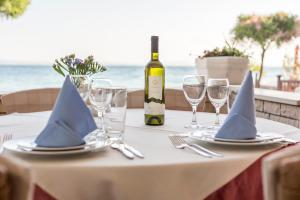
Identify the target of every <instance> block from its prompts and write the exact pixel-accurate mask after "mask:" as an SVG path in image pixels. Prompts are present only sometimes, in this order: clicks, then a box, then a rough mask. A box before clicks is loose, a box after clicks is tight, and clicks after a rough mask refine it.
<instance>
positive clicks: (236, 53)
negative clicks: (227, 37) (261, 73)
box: [195, 42, 249, 85]
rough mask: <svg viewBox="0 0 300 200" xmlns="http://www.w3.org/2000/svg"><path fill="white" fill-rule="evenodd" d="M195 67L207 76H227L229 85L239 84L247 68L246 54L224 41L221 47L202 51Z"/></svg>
mask: <svg viewBox="0 0 300 200" xmlns="http://www.w3.org/2000/svg"><path fill="white" fill-rule="evenodd" d="M195 62H196V68H197V71H198V73H199V74H203V75H206V76H207V77H208V78H228V80H229V83H230V84H231V85H240V84H241V82H242V80H243V78H244V75H245V73H246V72H247V70H248V63H249V60H248V56H247V55H246V54H245V53H244V52H242V51H240V50H238V49H237V48H235V47H232V46H231V45H229V44H228V43H227V42H226V46H224V47H223V48H222V49H220V48H215V49H213V50H212V51H207V50H206V51H204V53H203V55H202V56H199V57H198V58H196V61H195Z"/></svg>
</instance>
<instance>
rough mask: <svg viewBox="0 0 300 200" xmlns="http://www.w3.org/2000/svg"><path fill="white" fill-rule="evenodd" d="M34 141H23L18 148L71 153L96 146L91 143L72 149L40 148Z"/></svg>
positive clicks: (31, 139)
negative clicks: (89, 146) (71, 151)
mask: <svg viewBox="0 0 300 200" xmlns="http://www.w3.org/2000/svg"><path fill="white" fill-rule="evenodd" d="M33 140H34V139H33V138H30V139H24V140H21V141H19V143H18V147H20V148H22V149H27V150H32V151H70V150H76V149H83V148H85V147H86V146H88V145H94V144H95V143H94V142H89V143H86V144H83V145H78V146H71V147H39V146H37V144H36V143H35V142H34V141H33Z"/></svg>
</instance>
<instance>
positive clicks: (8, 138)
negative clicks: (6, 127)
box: [1, 133, 12, 144]
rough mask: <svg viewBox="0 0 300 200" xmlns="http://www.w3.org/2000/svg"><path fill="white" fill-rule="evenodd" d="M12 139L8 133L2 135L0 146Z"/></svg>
mask: <svg viewBox="0 0 300 200" xmlns="http://www.w3.org/2000/svg"><path fill="white" fill-rule="evenodd" d="M11 139H12V134H11V133H8V134H4V136H3V137H2V141H1V144H3V143H4V142H6V141H8V140H11Z"/></svg>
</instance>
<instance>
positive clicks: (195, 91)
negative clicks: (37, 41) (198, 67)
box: [182, 75, 206, 129]
mask: <svg viewBox="0 0 300 200" xmlns="http://www.w3.org/2000/svg"><path fill="white" fill-rule="evenodd" d="M182 88H183V92H184V96H185V98H186V99H187V101H188V102H189V103H190V104H191V106H192V110H193V117H192V122H191V124H189V125H186V126H185V128H192V129H197V128H201V127H202V126H200V125H199V124H198V122H197V118H196V112H197V107H198V105H199V103H200V102H201V101H202V100H203V98H204V96H205V93H206V77H205V76H203V75H187V76H185V77H184V78H183V84H182Z"/></svg>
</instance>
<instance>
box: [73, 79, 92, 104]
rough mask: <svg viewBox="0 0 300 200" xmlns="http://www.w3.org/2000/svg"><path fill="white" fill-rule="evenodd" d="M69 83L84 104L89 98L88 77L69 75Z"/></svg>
mask: <svg viewBox="0 0 300 200" xmlns="http://www.w3.org/2000/svg"><path fill="white" fill-rule="evenodd" d="M70 80H71V82H72V83H73V84H74V85H75V87H76V88H77V91H78V93H79V95H80V96H81V98H82V99H83V101H84V102H86V101H87V99H88V97H89V89H90V77H89V76H87V75H70Z"/></svg>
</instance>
